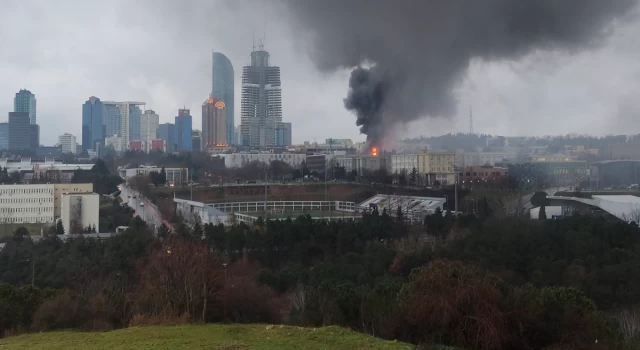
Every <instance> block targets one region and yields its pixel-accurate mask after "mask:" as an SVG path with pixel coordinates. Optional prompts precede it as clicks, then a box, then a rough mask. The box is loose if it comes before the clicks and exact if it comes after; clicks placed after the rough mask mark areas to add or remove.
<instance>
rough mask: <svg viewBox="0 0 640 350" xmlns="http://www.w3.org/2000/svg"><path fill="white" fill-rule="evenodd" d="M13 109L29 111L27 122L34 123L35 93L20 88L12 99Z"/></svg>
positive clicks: (15, 110)
mask: <svg viewBox="0 0 640 350" xmlns="http://www.w3.org/2000/svg"><path fill="white" fill-rule="evenodd" d="M13 111H14V112H25V113H29V123H30V124H31V125H35V124H36V95H34V94H32V93H31V91H29V90H24V89H23V90H20V91H18V93H16V97H15V98H14V99H13Z"/></svg>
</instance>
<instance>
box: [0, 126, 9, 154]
mask: <svg viewBox="0 0 640 350" xmlns="http://www.w3.org/2000/svg"><path fill="white" fill-rule="evenodd" d="M8 149H9V123H0V150H5V151H6V150H8Z"/></svg>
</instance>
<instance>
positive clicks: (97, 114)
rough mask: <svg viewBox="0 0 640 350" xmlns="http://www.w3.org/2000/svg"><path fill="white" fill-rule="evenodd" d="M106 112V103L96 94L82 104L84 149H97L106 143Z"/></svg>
mask: <svg viewBox="0 0 640 350" xmlns="http://www.w3.org/2000/svg"><path fill="white" fill-rule="evenodd" d="M104 114H105V105H104V103H103V102H102V101H100V99H99V98H97V97H95V96H91V97H89V99H88V100H87V101H86V102H85V103H84V105H82V150H83V151H87V150H93V151H97V150H98V149H99V145H102V144H103V143H104V138H105V135H104V131H105V127H104V125H103V117H104Z"/></svg>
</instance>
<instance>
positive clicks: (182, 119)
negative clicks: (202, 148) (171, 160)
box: [174, 108, 192, 152]
mask: <svg viewBox="0 0 640 350" xmlns="http://www.w3.org/2000/svg"><path fill="white" fill-rule="evenodd" d="M191 127H192V118H191V111H190V110H188V109H186V108H184V109H179V110H178V115H177V116H176V127H175V135H174V140H175V142H176V152H191V150H192V136H191V130H192V129H191Z"/></svg>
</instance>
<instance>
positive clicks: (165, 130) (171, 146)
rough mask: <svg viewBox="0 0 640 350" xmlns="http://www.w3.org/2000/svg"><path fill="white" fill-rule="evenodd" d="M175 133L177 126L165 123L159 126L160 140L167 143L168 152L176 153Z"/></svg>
mask: <svg viewBox="0 0 640 350" xmlns="http://www.w3.org/2000/svg"><path fill="white" fill-rule="evenodd" d="M175 133H176V126H175V124H172V123H164V124H160V125H159V126H158V138H159V139H161V140H165V141H166V142H167V152H168V153H171V152H175V151H176V142H175V139H174V137H175Z"/></svg>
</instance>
